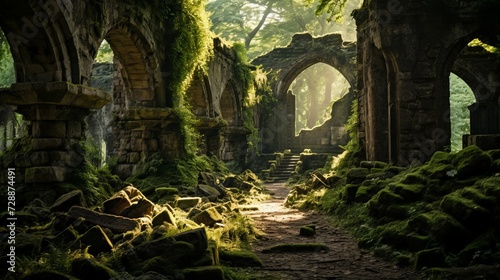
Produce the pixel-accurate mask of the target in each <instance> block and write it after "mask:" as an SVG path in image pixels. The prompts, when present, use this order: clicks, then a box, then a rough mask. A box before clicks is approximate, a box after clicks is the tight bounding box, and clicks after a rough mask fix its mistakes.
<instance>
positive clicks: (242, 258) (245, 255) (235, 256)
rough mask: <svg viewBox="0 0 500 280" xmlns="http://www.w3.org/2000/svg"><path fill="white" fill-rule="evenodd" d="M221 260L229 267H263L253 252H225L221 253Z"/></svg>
mask: <svg viewBox="0 0 500 280" xmlns="http://www.w3.org/2000/svg"><path fill="white" fill-rule="evenodd" d="M219 257H220V260H221V261H222V262H223V263H224V264H225V265H228V266H235V267H262V265H263V264H262V261H261V260H260V259H259V257H257V255H255V254H254V253H253V252H252V251H242V250H237V251H225V250H221V251H220V252H219Z"/></svg>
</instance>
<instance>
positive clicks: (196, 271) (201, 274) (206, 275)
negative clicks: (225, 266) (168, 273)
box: [182, 266, 225, 280]
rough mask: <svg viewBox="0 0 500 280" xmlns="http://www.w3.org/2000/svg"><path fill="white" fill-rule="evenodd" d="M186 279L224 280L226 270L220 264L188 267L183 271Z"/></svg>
mask: <svg viewBox="0 0 500 280" xmlns="http://www.w3.org/2000/svg"><path fill="white" fill-rule="evenodd" d="M182 274H183V275H184V278H185V279H190V280H206V279H210V280H224V279H225V278H224V271H223V270H222V267H220V266H200V267H193V268H186V269H184V270H183V271H182Z"/></svg>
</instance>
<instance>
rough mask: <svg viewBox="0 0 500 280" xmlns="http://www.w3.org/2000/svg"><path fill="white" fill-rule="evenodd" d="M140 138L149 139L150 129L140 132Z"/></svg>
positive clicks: (151, 136)
mask: <svg viewBox="0 0 500 280" xmlns="http://www.w3.org/2000/svg"><path fill="white" fill-rule="evenodd" d="M142 138H143V139H150V138H153V132H152V131H151V130H144V131H143V132H142Z"/></svg>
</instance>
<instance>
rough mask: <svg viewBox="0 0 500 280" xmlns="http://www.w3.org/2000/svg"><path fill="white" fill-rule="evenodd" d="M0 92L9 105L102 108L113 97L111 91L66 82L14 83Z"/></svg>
mask: <svg viewBox="0 0 500 280" xmlns="http://www.w3.org/2000/svg"><path fill="white" fill-rule="evenodd" d="M0 94H1V99H2V101H3V102H4V103H5V104H9V105H17V106H19V105H34V104H53V105H65V106H73V107H81V108H88V109H99V108H102V107H103V106H104V105H106V104H107V103H109V102H111V100H112V97H113V96H112V94H111V93H108V92H105V91H102V90H99V89H96V88H91V87H85V86H82V85H75V84H71V83H68V82H52V83H16V84H12V85H11V87H10V90H3V91H1V92H0Z"/></svg>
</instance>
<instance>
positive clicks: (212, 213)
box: [193, 207, 222, 227]
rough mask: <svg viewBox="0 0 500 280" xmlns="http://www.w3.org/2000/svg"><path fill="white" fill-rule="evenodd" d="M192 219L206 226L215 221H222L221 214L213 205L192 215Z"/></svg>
mask: <svg viewBox="0 0 500 280" xmlns="http://www.w3.org/2000/svg"><path fill="white" fill-rule="evenodd" d="M193 221H194V222H196V223H197V224H200V225H201V224H204V225H205V226H207V227H213V226H214V225H215V224H216V223H220V222H222V216H221V215H220V214H219V212H218V211H217V209H215V207H210V208H208V209H205V210H203V211H202V212H200V213H199V214H197V215H196V216H194V217H193Z"/></svg>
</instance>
